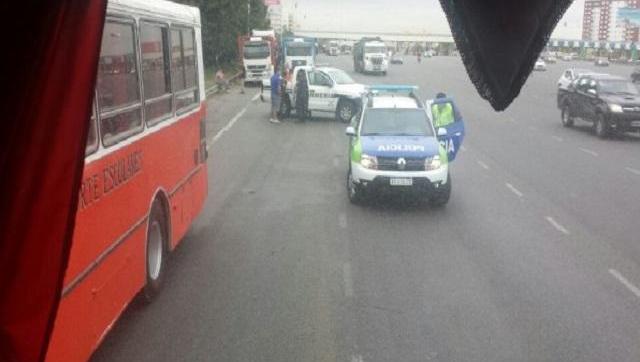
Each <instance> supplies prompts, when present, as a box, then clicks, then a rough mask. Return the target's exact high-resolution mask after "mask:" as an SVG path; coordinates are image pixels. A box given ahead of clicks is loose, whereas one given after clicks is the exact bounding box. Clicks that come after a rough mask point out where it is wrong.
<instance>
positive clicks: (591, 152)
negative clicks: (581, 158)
mask: <svg viewBox="0 0 640 362" xmlns="http://www.w3.org/2000/svg"><path fill="white" fill-rule="evenodd" d="M578 149H579V150H580V151H582V152H584V153H586V154H589V155H591V156H593V157H598V153H597V152H596V151H591V150H590V149H588V148H582V147H578Z"/></svg>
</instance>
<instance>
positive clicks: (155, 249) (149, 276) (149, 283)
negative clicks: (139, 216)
mask: <svg viewBox="0 0 640 362" xmlns="http://www.w3.org/2000/svg"><path fill="white" fill-rule="evenodd" d="M168 231H169V229H168V228H167V217H166V215H165V210H164V208H163V207H162V203H161V202H160V201H159V200H156V201H154V202H153V205H152V206H151V212H150V213H149V222H148V224H147V242H146V252H145V270H146V283H145V286H144V290H143V295H144V299H145V301H146V302H148V303H149V302H151V301H153V300H154V299H155V297H156V296H157V295H158V294H159V293H160V289H161V288H162V283H163V281H164V269H165V268H164V266H165V264H166V260H167V256H168V245H169V238H168V235H169V233H168Z"/></svg>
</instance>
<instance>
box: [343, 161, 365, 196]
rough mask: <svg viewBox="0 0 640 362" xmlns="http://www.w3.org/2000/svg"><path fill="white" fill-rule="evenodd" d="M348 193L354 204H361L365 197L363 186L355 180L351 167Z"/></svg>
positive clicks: (348, 175)
mask: <svg viewBox="0 0 640 362" xmlns="http://www.w3.org/2000/svg"><path fill="white" fill-rule="evenodd" d="M347 195H348V196H349V201H351V203H352V204H360V203H362V200H363V199H364V195H363V190H362V187H361V186H360V185H358V184H357V183H356V182H355V181H354V180H353V174H352V173H351V168H349V172H348V173H347Z"/></svg>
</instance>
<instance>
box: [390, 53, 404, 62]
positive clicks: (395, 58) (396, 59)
mask: <svg viewBox="0 0 640 362" xmlns="http://www.w3.org/2000/svg"><path fill="white" fill-rule="evenodd" d="M391 64H404V58H403V57H402V56H401V55H400V54H393V55H392V56H391Z"/></svg>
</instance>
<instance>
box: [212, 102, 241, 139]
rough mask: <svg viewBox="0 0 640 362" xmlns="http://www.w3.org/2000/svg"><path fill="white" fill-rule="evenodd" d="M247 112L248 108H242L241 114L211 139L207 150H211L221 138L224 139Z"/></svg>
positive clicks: (234, 117)
mask: <svg viewBox="0 0 640 362" xmlns="http://www.w3.org/2000/svg"><path fill="white" fill-rule="evenodd" d="M246 111H247V107H244V108H242V110H241V111H240V112H238V114H236V115H235V116H233V118H231V120H230V121H229V123H227V125H226V126H224V127H222V129H221V130H219V131H218V133H216V135H215V136H213V138H211V142H209V144H208V145H207V149H209V146H213V145H214V144H215V143H216V142H217V141H218V140H219V139H220V137H222V135H223V134H224V133H225V132H227V131H228V130H230V129H231V127H233V125H234V124H235V123H236V122H238V120H239V119H240V117H242V116H243V115H244V113H245V112H246Z"/></svg>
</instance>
